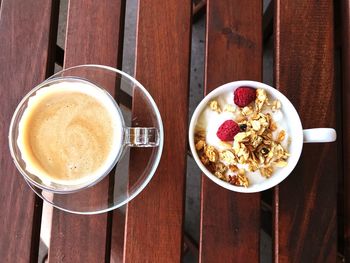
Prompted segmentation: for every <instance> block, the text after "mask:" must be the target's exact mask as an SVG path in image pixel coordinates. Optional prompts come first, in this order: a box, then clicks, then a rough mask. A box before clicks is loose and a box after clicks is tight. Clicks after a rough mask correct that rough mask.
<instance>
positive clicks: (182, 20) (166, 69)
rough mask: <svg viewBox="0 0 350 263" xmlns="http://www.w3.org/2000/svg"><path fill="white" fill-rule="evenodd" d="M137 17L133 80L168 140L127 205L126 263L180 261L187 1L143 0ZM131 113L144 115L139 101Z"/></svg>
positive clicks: (138, 154) (187, 40)
mask: <svg viewBox="0 0 350 263" xmlns="http://www.w3.org/2000/svg"><path fill="white" fill-rule="evenodd" d="M138 12H139V13H138V28H137V47H136V78H137V79H138V80H139V81H140V82H141V83H143V85H144V86H145V87H146V88H147V89H148V91H149V92H150V93H151V95H152V96H153V98H154V100H155V102H156V103H157V105H158V107H159V110H160V113H161V115H162V118H163V125H164V133H165V138H166V139H165V142H164V149H163V154H162V159H161V162H160V165H159V167H158V169H157V172H156V174H155V175H154V177H153V179H152V180H151V182H150V183H149V185H148V186H147V187H146V188H145V189H144V191H143V192H142V193H141V194H140V195H139V196H137V197H136V198H135V199H134V200H133V201H132V202H130V203H129V204H128V207H127V217H126V226H127V229H126V237H125V238H126V242H125V248H124V261H125V262H152V263H153V262H180V261H181V250H182V239H183V238H182V229H183V214H184V192H185V191H184V190H185V189H184V183H185V173H186V172H185V171H186V169H185V168H186V146H187V145H186V141H187V132H186V131H187V114H188V112H187V111H188V84H189V62H190V28H191V25H190V21H191V1H190V0H181V1H179V0H169V1H163V0H143V1H139V9H138ZM133 112H134V113H138V116H142V114H140V113H142V107H141V106H140V105H138V104H137V97H136V98H135V101H134V107H133ZM141 121H142V120H141ZM132 157H133V159H132V160H133V161H135V160H136V161H135V163H137V160H139V159H140V158H141V159H142V152H138V153H135V154H134V155H133V156H132ZM131 172H132V170H131ZM131 180H133V178H131Z"/></svg>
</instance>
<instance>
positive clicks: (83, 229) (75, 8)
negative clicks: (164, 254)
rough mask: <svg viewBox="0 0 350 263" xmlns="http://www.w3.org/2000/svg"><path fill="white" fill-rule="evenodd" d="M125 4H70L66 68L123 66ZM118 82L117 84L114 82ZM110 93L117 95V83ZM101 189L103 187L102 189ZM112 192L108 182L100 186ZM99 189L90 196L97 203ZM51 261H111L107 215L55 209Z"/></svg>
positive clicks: (81, 2) (73, 2)
mask: <svg viewBox="0 0 350 263" xmlns="http://www.w3.org/2000/svg"><path fill="white" fill-rule="evenodd" d="M124 7H125V1H123V0H118V1H108V0H105V1H93V0H84V1H70V2H69V7H68V23H67V36H66V45H65V46H66V50H65V58H64V67H65V68H68V67H71V66H74V65H79V64H102V65H108V66H112V67H117V66H120V65H121V43H122V42H121V40H122V37H121V35H120V32H122V29H121V28H120V27H121V25H123V22H122V21H121V20H122V19H123V13H124ZM113 83H114V82H113ZM108 87H109V88H107V89H108V91H109V92H110V93H111V94H112V95H113V96H114V95H115V93H116V91H115V88H113V87H115V84H112V85H109V86H108ZM100 186H101V187H100ZM98 187H100V190H101V191H105V192H106V202H107V197H108V195H107V193H108V180H104V182H101V183H99V186H98ZM98 191H99V190H97V191H96V196H95V194H93V195H91V196H89V197H87V198H89V200H90V201H91V203H94V202H95V201H96V200H98V199H99V198H98V197H97V196H98V195H99V193H98ZM52 220H53V222H52V231H51V243H50V251H49V260H50V261H52V262H104V261H105V259H107V260H109V251H106V247H107V248H109V244H107V243H106V242H107V240H109V237H108V235H110V233H109V229H107V214H106V213H105V214H101V215H94V216H78V215H73V214H69V213H66V212H62V211H59V210H57V209H54V212H53V219H52Z"/></svg>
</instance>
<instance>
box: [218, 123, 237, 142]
mask: <svg viewBox="0 0 350 263" xmlns="http://www.w3.org/2000/svg"><path fill="white" fill-rule="evenodd" d="M239 132H240V128H239V125H238V124H237V123H236V122H234V121H233V120H227V121H224V122H223V123H222V124H221V125H220V127H219V129H218V131H217V132H216V136H218V137H219V139H220V140H222V141H233V139H234V137H235V136H236V134H237V133H239Z"/></svg>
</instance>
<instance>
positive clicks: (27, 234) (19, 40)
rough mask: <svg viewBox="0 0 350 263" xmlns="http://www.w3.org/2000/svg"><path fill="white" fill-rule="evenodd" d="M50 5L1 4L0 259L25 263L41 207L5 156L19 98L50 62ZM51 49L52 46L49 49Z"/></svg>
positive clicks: (32, 257) (35, 241)
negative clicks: (10, 125) (12, 119)
mask: <svg viewBox="0 0 350 263" xmlns="http://www.w3.org/2000/svg"><path fill="white" fill-rule="evenodd" d="M53 6H55V4H54V3H52V2H51V1H46V0H42V1H37V0H35V1H17V0H11V1H7V0H3V1H2V3H1V15H0V72H1V74H0V101H1V103H0V123H1V124H0V147H1V154H0V167H1V173H0V179H1V184H0V258H1V261H2V262H31V261H33V262H34V261H36V260H37V256H38V245H39V233H40V219H41V201H39V199H38V198H37V197H35V194H34V193H33V192H32V191H31V190H30V188H29V187H28V185H27V184H26V183H25V181H24V180H23V178H22V176H21V175H20V173H19V172H18V171H17V170H16V167H15V165H14V163H13V161H12V158H11V156H10V152H9V148H8V140H7V138H8V131H9V124H10V120H11V117H12V115H13V113H14V111H15V108H16V106H17V104H18V103H19V102H20V100H21V99H22V97H23V96H24V95H25V94H26V93H27V92H28V91H29V90H31V89H32V88H33V87H34V86H35V85H37V84H39V83H40V82H42V81H43V80H44V79H45V76H46V73H47V72H46V68H47V66H48V61H50V60H51V59H50V57H51V54H50V53H49V49H50V45H51V44H52V42H53V41H50V40H53V38H52V36H50V21H51V18H52V10H53ZM53 44H55V43H53Z"/></svg>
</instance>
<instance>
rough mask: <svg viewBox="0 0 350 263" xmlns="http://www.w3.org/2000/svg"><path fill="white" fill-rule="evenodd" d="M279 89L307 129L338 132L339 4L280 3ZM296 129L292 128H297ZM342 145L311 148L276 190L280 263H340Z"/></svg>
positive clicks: (277, 15) (277, 25)
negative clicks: (339, 169)
mask: <svg viewBox="0 0 350 263" xmlns="http://www.w3.org/2000/svg"><path fill="white" fill-rule="evenodd" d="M274 23H275V33H276V35H275V49H276V50H275V51H276V52H275V84H276V87H277V88H278V89H279V90H280V91H281V92H283V93H284V94H285V95H286V96H287V97H288V98H289V99H290V100H291V102H292V103H293V104H294V105H295V107H296V109H297V111H298V112H299V114H300V117H301V120H302V123H303V127H304V128H313V127H335V106H334V105H335V104H334V102H335V88H334V83H333V82H334V80H333V77H334V72H333V71H334V65H333V64H334V61H333V60H334V59H333V55H334V54H333V1H332V0H327V1H317V0H307V1H306V0H300V1H295V0H283V1H282V0H276V1H275V21H274ZM291 125H292V124H291ZM335 149H336V144H335V143H332V144H330V143H329V144H313V145H311V144H305V145H304V148H303V153H302V156H301V158H300V160H299V164H298V165H297V167H296V169H295V170H294V172H293V173H292V174H291V175H290V176H289V177H288V178H287V179H286V181H285V182H283V183H282V184H281V185H280V186H279V187H277V188H276V189H275V207H274V212H275V245H274V247H275V251H274V254H275V258H274V260H275V262H335V260H336V252H337V240H336V231H337V228H336V208H337V202H336V187H337V168H336V158H337V157H336V150H335Z"/></svg>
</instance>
